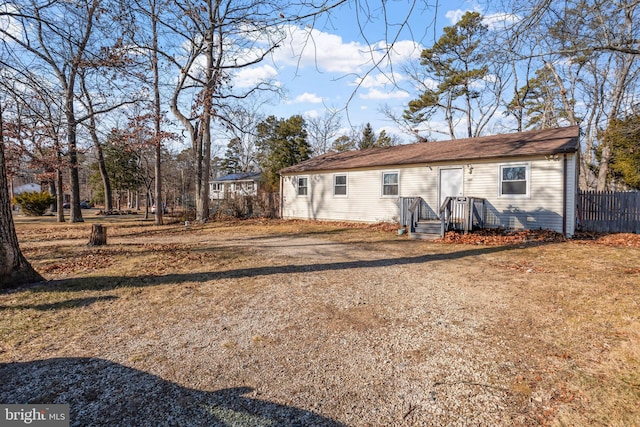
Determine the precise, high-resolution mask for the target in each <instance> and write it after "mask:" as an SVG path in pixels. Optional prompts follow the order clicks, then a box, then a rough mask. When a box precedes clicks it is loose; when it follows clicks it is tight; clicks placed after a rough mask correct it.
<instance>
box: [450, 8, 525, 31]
mask: <svg viewBox="0 0 640 427" xmlns="http://www.w3.org/2000/svg"><path fill="white" fill-rule="evenodd" d="M467 12H478V13H480V14H481V15H482V22H483V23H484V24H485V25H486V26H488V27H489V29H490V30H495V29H498V28H504V27H506V26H508V25H510V24H514V23H516V22H518V21H520V19H521V18H520V17H519V16H518V15H514V14H512V13H508V12H496V13H491V14H488V15H485V14H484V13H483V12H482V9H481V8H480V7H478V6H476V7H474V8H473V10H471V9H466V10H462V9H456V10H450V11H448V12H447V13H446V14H445V17H446V18H447V19H449V21H450V22H451V25H455V24H456V23H457V22H458V21H460V18H462V15H464V14H465V13H467Z"/></svg>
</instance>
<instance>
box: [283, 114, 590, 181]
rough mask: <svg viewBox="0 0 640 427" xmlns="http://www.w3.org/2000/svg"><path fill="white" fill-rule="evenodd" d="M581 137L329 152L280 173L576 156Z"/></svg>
mask: <svg viewBox="0 0 640 427" xmlns="http://www.w3.org/2000/svg"><path fill="white" fill-rule="evenodd" d="M579 136H580V129H579V127H578V126H570V127H565V128H557V129H544V130H538V131H529V132H520V133H512V134H505V135H492V136H483V137H480V138H466V139H454V140H449V141H436V142H424V143H417V144H407V145H396V146H394V147H382V148H370V149H367V150H361V151H346V152H342V153H327V154H323V155H320V156H318V157H314V158H312V159H309V160H306V161H304V162H302V163H298V164H297V165H294V166H289V167H287V168H284V169H282V170H280V174H287V173H297V172H309V171H325V170H344V169H356V168H369V167H381V166H400V165H411V164H424V163H435V162H448V161H469V160H479V159H493V158H504V157H521V156H531V155H553V154H562V153H574V152H576V151H577V150H578V147H579V143H580V141H579V140H580V138H579Z"/></svg>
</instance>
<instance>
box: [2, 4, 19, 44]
mask: <svg viewBox="0 0 640 427" xmlns="http://www.w3.org/2000/svg"><path fill="white" fill-rule="evenodd" d="M19 12H20V11H19V10H18V9H17V8H16V7H15V6H13V5H12V4H9V3H5V4H3V5H2V6H1V7H0V28H2V31H3V32H6V33H7V34H9V35H11V36H12V37H15V38H17V39H21V38H22V27H20V25H19V24H18V22H17V21H16V20H15V19H13V18H12V17H11V15H12V14H16V15H17V14H19ZM2 39H3V40H4V38H3V37H2ZM5 41H7V40H5Z"/></svg>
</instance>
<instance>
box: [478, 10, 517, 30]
mask: <svg viewBox="0 0 640 427" xmlns="http://www.w3.org/2000/svg"><path fill="white" fill-rule="evenodd" d="M520 19H521V18H520V17H519V16H518V15H514V14H512V13H506V12H502V13H492V14H490V15H486V16H484V17H483V19H482V21H483V22H484V23H485V25H487V26H488V27H489V29H491V30H495V29H501V28H505V27H507V26H509V25H512V24H515V23H516V22H519V21H520Z"/></svg>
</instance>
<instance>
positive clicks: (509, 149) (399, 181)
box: [280, 126, 580, 236]
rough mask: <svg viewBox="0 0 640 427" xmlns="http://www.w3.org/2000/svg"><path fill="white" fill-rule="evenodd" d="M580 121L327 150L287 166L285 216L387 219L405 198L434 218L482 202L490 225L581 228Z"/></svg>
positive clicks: (396, 212) (282, 183) (395, 214)
mask: <svg viewBox="0 0 640 427" xmlns="http://www.w3.org/2000/svg"><path fill="white" fill-rule="evenodd" d="M579 135H580V129H579V128H578V127H577V126H571V127H565V128H557V129H545V130H538V131H528V132H521V133H513V134H505V135H494V136H485V137H480V138H469V139H457V140H450V141H437V142H424V143H416V144H407V145H398V146H394V147H383V148H372V149H367V150H362V151H347V152H341V153H327V154H324V155H321V156H318V157H314V158H312V159H310V160H307V161H304V162H302V163H299V164H297V165H294V166H290V167H287V168H284V169H282V170H281V171H280V176H281V178H280V187H281V189H280V190H281V191H280V194H281V213H282V217H283V218H298V219H300V218H301V219H317V220H336V221H362V222H383V221H395V222H398V221H399V218H400V209H401V207H402V199H403V198H421V199H422V203H424V205H425V207H426V209H424V210H426V211H427V212H428V214H429V215H430V216H431V217H432V218H439V217H441V216H442V215H443V212H444V211H443V210H442V209H441V208H442V207H443V206H444V205H445V204H446V203H448V202H449V201H450V200H460V199H464V198H474V199H478V200H482V210H483V213H482V215H483V226H484V227H504V228H509V229H550V230H555V231H557V232H561V233H563V234H565V235H566V236H571V235H573V234H574V231H575V224H576V221H575V218H576V200H577V192H578V173H579V168H578V165H579V153H580V150H579Z"/></svg>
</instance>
